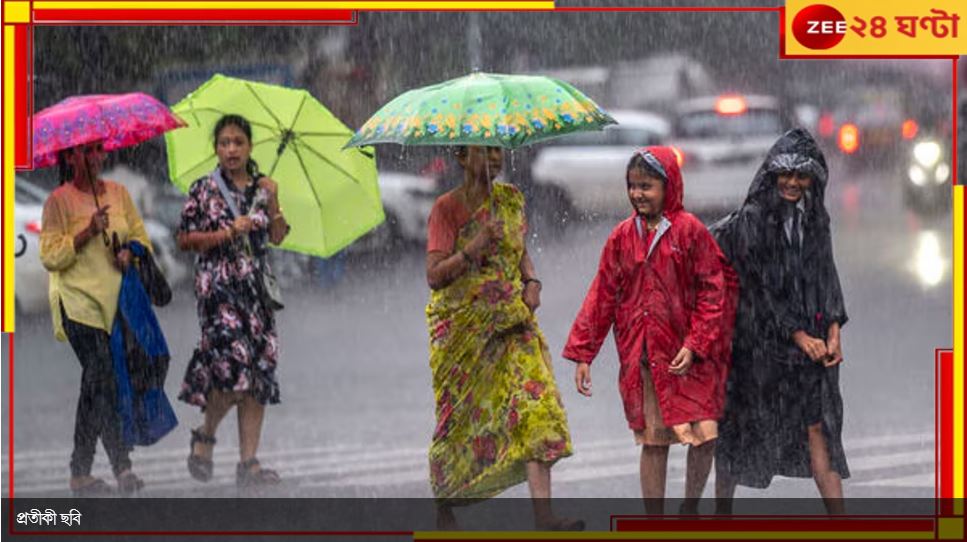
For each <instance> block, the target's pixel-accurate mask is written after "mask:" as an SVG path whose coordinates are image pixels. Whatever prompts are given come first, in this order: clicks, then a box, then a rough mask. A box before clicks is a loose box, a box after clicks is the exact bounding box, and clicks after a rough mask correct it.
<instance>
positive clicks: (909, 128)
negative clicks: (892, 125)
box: [900, 119, 920, 139]
mask: <svg viewBox="0 0 967 542" xmlns="http://www.w3.org/2000/svg"><path fill="white" fill-rule="evenodd" d="M919 131H920V126H918V125H917V121H915V120H913V119H907V120H905V121H903V126H901V127H900V134H902V135H903V139H913V138H915V137H917V132H919Z"/></svg>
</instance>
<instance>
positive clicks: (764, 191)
mask: <svg viewBox="0 0 967 542" xmlns="http://www.w3.org/2000/svg"><path fill="white" fill-rule="evenodd" d="M786 172H798V173H805V174H807V175H809V176H810V177H811V178H812V180H813V183H812V185H811V186H810V188H809V191H808V192H807V194H806V205H807V212H809V213H811V214H813V213H815V214H817V215H819V217H820V220H821V222H824V223H828V222H829V215H828V214H827V213H826V209H825V201H824V199H825V193H826V183H827V181H828V179H829V168H828V167H827V166H826V158H825V157H824V156H823V153H822V151H820V150H819V145H817V144H816V140H815V139H813V136H811V135H810V134H809V132H807V131H806V130H803V129H802V128H796V129H793V130H789V131H788V132H786V133H785V134H783V135H782V137H780V138H779V140H778V141H776V143H775V144H774V145H773V146H772V148H771V149H769V153H768V154H767V155H766V158H765V160H764V161H763V162H762V165H761V166H759V170H758V171H757V172H756V174H755V177H754V178H753V180H752V184H751V186H749V193H748V195H747V196H746V199H745V205H748V204H750V203H753V202H754V203H757V204H758V205H760V206H761V207H763V208H764V209H769V210H773V211H775V210H778V209H780V208H781V207H782V204H783V202H784V200H783V199H782V197H781V196H780V195H779V189H778V186H777V182H778V178H779V174H780V173H786Z"/></svg>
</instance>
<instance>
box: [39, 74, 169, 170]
mask: <svg viewBox="0 0 967 542" xmlns="http://www.w3.org/2000/svg"><path fill="white" fill-rule="evenodd" d="M184 125H185V123H184V121H182V120H181V119H179V118H178V117H177V116H175V115H173V114H172V113H171V111H169V110H168V108H167V107H165V105H164V104H162V103H161V102H159V101H158V100H156V99H154V98H152V97H151V96H148V95H147V94H143V93H141V92H132V93H129V94H88V95H84V96H74V97H72V98H67V99H66V100H63V101H61V102H58V103H56V104H54V105H52V106H50V107H48V108H46V109H44V110H42V111H40V112H38V113H36V114H35V115H34V117H33V132H34V133H33V139H34V145H33V147H34V149H33V150H34V155H33V158H34V167H47V166H53V165H55V164H57V151H60V150H63V149H67V148H70V147H75V146H77V145H83V144H85V143H91V142H93V141H103V142H104V150H106V151H112V150H115V149H120V148H124V147H130V146H134V145H137V144H138V143H141V142H143V141H147V140H149V139H151V138H152V137H155V136H157V135H161V134H162V133H164V132H167V131H168V130H173V129H175V128H178V127H180V126H184Z"/></svg>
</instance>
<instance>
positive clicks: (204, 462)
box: [188, 429, 217, 482]
mask: <svg viewBox="0 0 967 542" xmlns="http://www.w3.org/2000/svg"><path fill="white" fill-rule="evenodd" d="M216 442H217V441H216V440H215V437H213V436H210V435H206V434H204V433H202V432H201V431H199V430H198V429H192V430H191V442H190V443H189V444H188V446H189V450H190V451H189V453H188V473H189V474H191V477H192V478H194V479H195V480H198V481H199V482H207V481H209V480H211V479H212V473H213V472H214V471H215V463H214V462H213V461H212V460H211V458H207V457H202V456H200V455H198V454H196V453H195V444H199V443H200V444H211V445H212V446H214V445H215V443H216Z"/></svg>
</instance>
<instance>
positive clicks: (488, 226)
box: [463, 218, 504, 259]
mask: <svg viewBox="0 0 967 542" xmlns="http://www.w3.org/2000/svg"><path fill="white" fill-rule="evenodd" d="M503 237H504V223H503V221H501V220H496V219H493V218H491V219H489V220H488V221H487V222H485V223H484V225H483V227H482V228H480V231H478V232H477V235H475V236H474V237H473V239H471V240H470V242H469V243H467V246H466V247H464V249H463V251H464V252H466V253H467V255H468V256H470V257H471V258H473V259H477V258H479V257H480V255H481V254H483V253H484V252H486V251H487V249H488V248H490V246H491V245H492V244H493V243H495V242H497V241H500V240H501V239H503Z"/></svg>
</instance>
